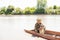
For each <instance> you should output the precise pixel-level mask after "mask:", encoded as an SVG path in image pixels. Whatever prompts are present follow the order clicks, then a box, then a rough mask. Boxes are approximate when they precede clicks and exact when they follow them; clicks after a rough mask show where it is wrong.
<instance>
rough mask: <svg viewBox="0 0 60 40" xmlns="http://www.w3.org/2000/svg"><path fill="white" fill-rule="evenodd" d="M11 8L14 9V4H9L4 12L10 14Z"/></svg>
mask: <svg viewBox="0 0 60 40" xmlns="http://www.w3.org/2000/svg"><path fill="white" fill-rule="evenodd" d="M13 10H14V6H11V5H9V6H8V8H7V10H6V13H5V14H6V15H7V14H11V13H12V12H13Z"/></svg>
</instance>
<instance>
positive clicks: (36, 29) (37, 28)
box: [35, 23, 44, 33]
mask: <svg viewBox="0 0 60 40" xmlns="http://www.w3.org/2000/svg"><path fill="white" fill-rule="evenodd" d="M40 27H44V25H43V24H42V23H39V24H38V23H36V24H35V31H36V32H37V33H39V28H40Z"/></svg>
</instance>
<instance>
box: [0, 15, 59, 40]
mask: <svg viewBox="0 0 60 40" xmlns="http://www.w3.org/2000/svg"><path fill="white" fill-rule="evenodd" d="M37 17H40V18H41V19H42V23H43V24H44V25H45V27H46V29H49V30H54V31H59V30H60V16H59V15H26V16H25V15H20V16H0V40H39V39H37V38H34V37H31V35H30V34H27V33H25V32H24V29H28V30H31V29H34V24H35V23H36V18H37ZM41 40H42V38H41Z"/></svg>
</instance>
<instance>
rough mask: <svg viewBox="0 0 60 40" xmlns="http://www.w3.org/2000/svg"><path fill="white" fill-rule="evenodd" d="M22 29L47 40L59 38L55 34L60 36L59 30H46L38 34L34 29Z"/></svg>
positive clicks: (59, 39) (57, 39) (58, 39)
mask: <svg viewBox="0 0 60 40" xmlns="http://www.w3.org/2000/svg"><path fill="white" fill-rule="evenodd" d="M24 31H25V32H27V33H29V34H32V35H35V36H37V37H42V38H44V39H47V40H60V38H57V36H60V32H55V31H50V30H46V31H45V34H39V33H36V32H35V31H34V30H24ZM50 35H55V37H53V36H50Z"/></svg>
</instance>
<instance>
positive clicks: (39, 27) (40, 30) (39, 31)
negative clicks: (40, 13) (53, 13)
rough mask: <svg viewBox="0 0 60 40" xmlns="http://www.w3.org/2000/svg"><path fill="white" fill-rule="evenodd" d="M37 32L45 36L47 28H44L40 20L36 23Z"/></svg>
mask: <svg viewBox="0 0 60 40" xmlns="http://www.w3.org/2000/svg"><path fill="white" fill-rule="evenodd" d="M35 31H36V32H37V33H40V34H44V32H45V27H44V25H43V24H42V22H41V19H40V18H38V19H37V22H36V24H35Z"/></svg>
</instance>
